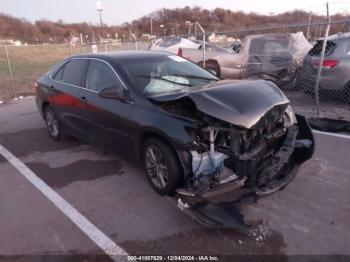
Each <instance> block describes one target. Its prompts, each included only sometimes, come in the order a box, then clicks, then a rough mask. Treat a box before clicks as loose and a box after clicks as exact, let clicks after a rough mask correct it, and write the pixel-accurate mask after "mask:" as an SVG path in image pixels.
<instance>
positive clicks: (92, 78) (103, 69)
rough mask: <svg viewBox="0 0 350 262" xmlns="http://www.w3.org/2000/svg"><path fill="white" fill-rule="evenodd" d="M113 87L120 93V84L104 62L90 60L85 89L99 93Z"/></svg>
mask: <svg viewBox="0 0 350 262" xmlns="http://www.w3.org/2000/svg"><path fill="white" fill-rule="evenodd" d="M110 87H115V88H118V89H120V91H122V84H121V83H120V81H119V79H118V78H117V76H116V75H115V73H114V72H113V71H112V69H111V68H110V67H109V66H108V65H107V64H106V63H104V62H101V61H96V60H91V61H90V63H89V67H88V71H87V75H86V88H87V89H89V90H92V91H96V92H99V91H100V90H101V89H104V88H110Z"/></svg>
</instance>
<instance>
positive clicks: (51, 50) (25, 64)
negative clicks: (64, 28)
mask: <svg viewBox="0 0 350 262" xmlns="http://www.w3.org/2000/svg"><path fill="white" fill-rule="evenodd" d="M7 49H8V55H9V59H10V63H11V68H12V74H13V77H14V83H15V90H16V93H17V95H28V94H33V93H34V91H35V90H34V83H35V81H36V80H37V79H38V78H39V77H40V76H42V75H43V74H45V73H46V72H47V71H48V70H49V69H50V68H51V67H52V66H53V65H54V64H56V63H57V62H59V61H61V60H63V59H65V58H66V57H68V56H70V48H69V46H8V48H7ZM80 51H81V50H80V47H75V48H73V49H72V53H73V54H79V53H80ZM12 96H13V90H12V87H11V79H10V74H9V69H8V65H7V60H6V53H5V48H4V47H0V99H6V98H9V97H12Z"/></svg>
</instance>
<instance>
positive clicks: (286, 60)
mask: <svg viewBox="0 0 350 262" xmlns="http://www.w3.org/2000/svg"><path fill="white" fill-rule="evenodd" d="M171 38H172V37H169V38H168V41H169V39H171ZM187 41H190V40H187ZM193 43H194V44H196V45H195V46H192V47H190V46H189V45H188V44H186V45H181V44H179V45H177V46H176V48H170V47H169V48H163V49H162V50H163V51H170V52H173V53H178V54H180V55H181V56H183V57H184V58H186V59H189V60H191V61H193V62H194V63H196V64H198V65H202V64H203V50H202V46H203V44H202V42H201V41H195V42H193ZM322 45H323V40H322V39H320V40H318V41H316V43H314V45H311V44H310V43H309V42H308V41H307V40H306V38H305V37H304V35H303V33H302V32H298V33H284V34H265V35H252V36H247V37H245V39H244V41H243V43H242V44H239V45H237V44H234V45H233V46H232V47H229V48H222V47H218V46H216V45H214V44H212V43H206V54H205V57H206V61H205V67H206V69H207V70H209V71H211V72H212V73H214V74H215V75H216V76H218V77H219V78H222V79H246V78H260V79H265V80H269V81H272V82H274V83H275V84H277V85H278V86H279V87H281V88H289V89H303V90H305V91H306V92H308V93H314V88H315V82H316V76H317V71H318V68H319V66H320V59H321V49H322ZM156 46H157V43H156V44H155V45H154V46H153V47H152V49H157V47H156ZM349 71H350V33H339V34H336V35H332V36H330V37H329V38H328V41H327V44H326V52H325V59H324V62H323V64H322V75H321V79H320V92H321V93H322V92H340V93H341V94H342V95H344V98H346V99H348V100H349V101H350V73H349Z"/></svg>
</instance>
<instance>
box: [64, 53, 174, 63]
mask: <svg viewBox="0 0 350 262" xmlns="http://www.w3.org/2000/svg"><path fill="white" fill-rule="evenodd" d="M169 55H174V54H172V53H169V52H164V51H136V50H132V51H112V52H100V53H89V54H81V55H74V56H72V57H71V58H96V59H102V60H107V61H120V60H128V59H136V58H152V57H161V56H169Z"/></svg>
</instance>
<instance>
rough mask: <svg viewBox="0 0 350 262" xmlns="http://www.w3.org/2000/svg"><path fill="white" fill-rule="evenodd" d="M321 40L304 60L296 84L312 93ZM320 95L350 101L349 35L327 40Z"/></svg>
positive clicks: (340, 35)
mask: <svg viewBox="0 0 350 262" xmlns="http://www.w3.org/2000/svg"><path fill="white" fill-rule="evenodd" d="M322 45H323V40H318V41H317V42H316V44H315V45H314V46H313V48H312V49H311V50H310V51H309V53H308V54H307V56H306V57H305V58H304V63H303V67H302V69H301V70H300V72H299V76H298V83H299V85H300V86H301V87H303V88H305V90H306V91H308V92H311V93H314V88H315V82H316V76H317V70H318V67H319V64H320V59H321V50H322ZM319 90H320V93H321V94H322V93H327V94H334V95H337V96H338V95H341V97H342V98H343V99H342V100H344V101H350V33H339V34H336V35H332V36H330V37H329V38H328V41H327V44H326V52H325V57H324V61H323V64H322V74H321V79H320V86H319Z"/></svg>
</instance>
